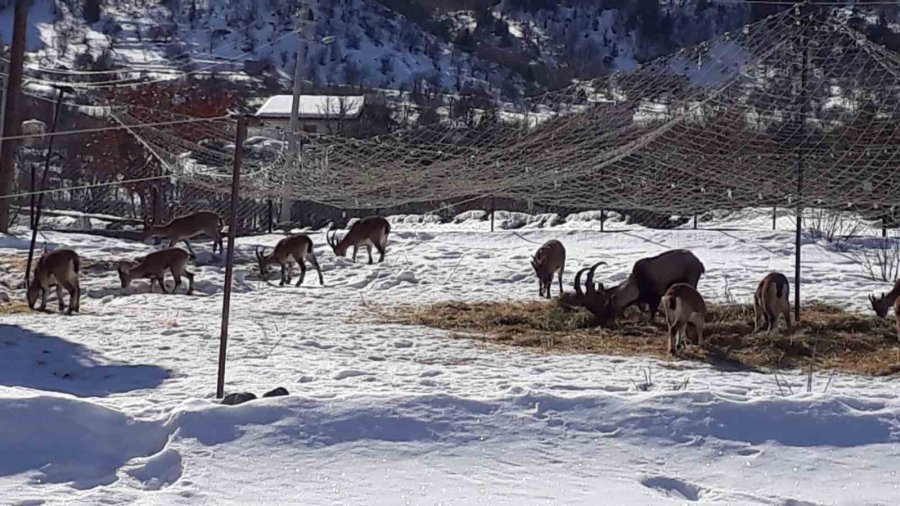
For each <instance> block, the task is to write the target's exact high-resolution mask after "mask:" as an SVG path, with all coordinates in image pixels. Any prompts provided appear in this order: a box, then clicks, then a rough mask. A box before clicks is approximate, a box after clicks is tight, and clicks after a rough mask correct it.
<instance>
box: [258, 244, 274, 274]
mask: <svg viewBox="0 0 900 506" xmlns="http://www.w3.org/2000/svg"><path fill="white" fill-rule="evenodd" d="M254 253H255V254H256V264H257V265H258V266H259V277H260V278H262V279H263V280H266V279H268V278H269V265H270V264H271V263H272V262H271V258H272V255H266V250H265V248H263V249H260V248H259V247H257V248H256V250H254Z"/></svg>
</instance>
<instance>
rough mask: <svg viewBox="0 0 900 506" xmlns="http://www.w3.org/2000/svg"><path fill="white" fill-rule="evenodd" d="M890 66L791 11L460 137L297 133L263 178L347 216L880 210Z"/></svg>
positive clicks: (832, 27)
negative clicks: (519, 208)
mask: <svg viewBox="0 0 900 506" xmlns="http://www.w3.org/2000/svg"><path fill="white" fill-rule="evenodd" d="M898 72H900V62H898V59H897V57H896V55H893V54H890V53H888V52H886V51H885V50H883V49H881V48H879V47H877V46H875V45H873V44H871V43H870V42H868V41H867V40H866V39H865V38H864V37H863V36H862V35H860V34H858V33H856V32H854V31H853V30H851V29H850V28H849V27H847V26H846V24H845V23H844V22H843V20H842V18H841V11H830V12H825V11H817V12H809V13H804V12H802V11H801V10H800V9H799V8H797V9H791V10H787V11H784V12H782V13H781V14H778V15H776V16H773V17H770V18H768V19H765V20H762V21H759V22H757V23H755V24H752V25H749V26H747V27H745V28H744V29H742V30H741V31H739V32H737V33H730V34H726V35H723V36H721V37H719V38H717V39H714V40H711V41H709V42H707V43H704V44H702V45H699V46H697V47H693V48H690V49H685V50H682V51H679V52H678V53H676V54H674V55H671V56H669V57H666V58H662V59H660V60H657V61H654V62H652V63H649V64H646V65H643V66H641V67H640V68H638V69H636V70H635V71H633V72H629V73H621V74H616V75H613V76H610V77H608V78H603V79H598V80H594V81H589V82H582V83H578V84H575V85H573V86H570V87H568V88H566V89H564V90H561V91H558V92H553V93H548V94H546V95H543V96H541V97H539V98H536V99H532V100H530V101H529V103H528V104H527V108H526V110H524V111H518V112H504V111H500V112H492V111H488V112H484V113H483V114H482V117H481V118H479V121H478V123H477V125H476V126H475V127H472V128H464V127H461V126H459V125H456V124H454V123H453V121H450V120H448V121H444V122H441V123H439V124H436V125H432V126H428V127H423V128H416V129H411V130H406V131H402V132H398V133H395V134H391V135H386V136H380V137H375V138H371V139H363V140H360V139H347V138H340V137H321V136H320V137H307V138H304V139H303V141H304V142H303V145H304V148H303V150H302V153H301V154H300V155H299V157H297V158H294V159H292V160H290V163H281V162H280V161H279V163H275V164H272V165H271V166H270V171H269V173H268V174H267V177H268V178H272V177H274V179H275V180H278V181H280V180H284V181H285V182H286V184H285V186H284V187H279V190H282V191H287V192H289V194H290V195H291V196H292V197H294V198H297V199H306V200H312V201H317V202H322V203H327V204H333V205H337V206H344V207H356V208H374V207H385V206H390V205H396V204H399V203H405V202H414V201H425V200H428V201H435V200H448V199H461V198H467V197H474V196H479V195H494V196H498V197H509V198H515V199H526V200H531V201H534V202H535V203H540V204H546V205H559V206H568V207H580V208H601V207H618V208H639V209H650V210H659V211H665V212H693V211H699V210H706V209H713V208H716V209H727V208H737V207H746V206H757V205H761V204H763V205H772V204H777V205H792V206H793V205H797V204H798V203H799V204H802V205H803V206H813V205H815V206H819V207H843V208H846V207H848V206H849V207H854V208H859V209H861V208H872V207H876V206H885V205H892V204H893V202H894V201H895V195H896V194H897V190H898V185H900V178H897V177H895V171H896V170H897V167H898V163H897V161H896V156H897V153H898V144H897V142H896V141H895V140H894V139H895V134H896V133H897V128H898V125H900V122H898V119H900V118H898V113H900V111H898V103H900V102H898V98H900V94H898V92H900V89H898V84H897V83H898V80H897V76H898ZM801 168H802V172H803V177H802V188H801V187H798V183H799V182H800V181H798V179H799V176H800V172H801ZM253 184H254V187H255V189H256V191H258V192H260V193H265V192H266V185H267V184H268V180H267V179H266V178H260V179H258V180H257V181H254V182H253Z"/></svg>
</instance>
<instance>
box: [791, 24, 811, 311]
mask: <svg viewBox="0 0 900 506" xmlns="http://www.w3.org/2000/svg"><path fill="white" fill-rule="evenodd" d="M803 10H804V11H806V9H803ZM801 14H802V17H801V23H803V31H802V32H801V36H800V40H801V42H802V50H803V67H802V68H801V69H800V104H799V106H800V107H799V108H798V110H797V114H798V116H799V121H800V123H799V128H798V130H799V133H800V142H799V143H798V145H797V220H796V221H797V223H796V225H797V230H796V237H795V239H794V250H795V251H796V254H795V257H794V321H797V322H799V321H800V259H801V254H800V249H801V245H800V240H801V237H800V236H801V232H802V230H803V162H804V159H803V158H804V153H803V144H804V139H803V136H804V135H805V130H806V129H805V126H806V116H805V114H804V113H805V111H806V68H807V67H808V66H809V65H808V63H809V40H808V38H807V33H806V31H807V29H808V28H809V20H808V19H807V17H808V11H807V12H801Z"/></svg>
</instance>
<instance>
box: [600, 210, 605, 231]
mask: <svg viewBox="0 0 900 506" xmlns="http://www.w3.org/2000/svg"><path fill="white" fill-rule="evenodd" d="M604 221H606V209H601V210H600V231H601V232H603V226H604V225H603V222H604Z"/></svg>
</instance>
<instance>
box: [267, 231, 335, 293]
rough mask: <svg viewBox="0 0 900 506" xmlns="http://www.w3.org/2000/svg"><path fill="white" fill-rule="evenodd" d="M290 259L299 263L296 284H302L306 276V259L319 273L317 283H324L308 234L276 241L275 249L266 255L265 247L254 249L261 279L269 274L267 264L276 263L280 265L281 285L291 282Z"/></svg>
mask: <svg viewBox="0 0 900 506" xmlns="http://www.w3.org/2000/svg"><path fill="white" fill-rule="evenodd" d="M292 260H293V261H295V262H297V264H299V265H300V280H299V281H297V286H300V285H302V284H303V278H305V277H306V262H305V260H308V261H309V263H311V264H312V266H313V267H314V268H315V269H316V272H317V273H319V284H320V285H324V284H325V280H324V279H323V278H322V269H320V268H319V262H318V261H317V260H316V254H315V252H314V251H313V243H312V239H310V238H309V236H306V235H302V234H300V235H292V236H288V237H285V238H284V239H282V240H280V241H278V244H276V245H275V249H274V250H272V252H271V253H269V254H268V255H267V254H265V249H264V250H263V251H260V250H259V249H257V250H256V261H257V262H258V263H259V274H260V276H262V277H263V279H267V278H268V276H269V266H270V265H273V264H278V265H280V266H281V285H282V286H283V285H284V284H285V283H290V282H291V270H292V265H293V264H292V263H291V261H292ZM285 266H287V269H285Z"/></svg>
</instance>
